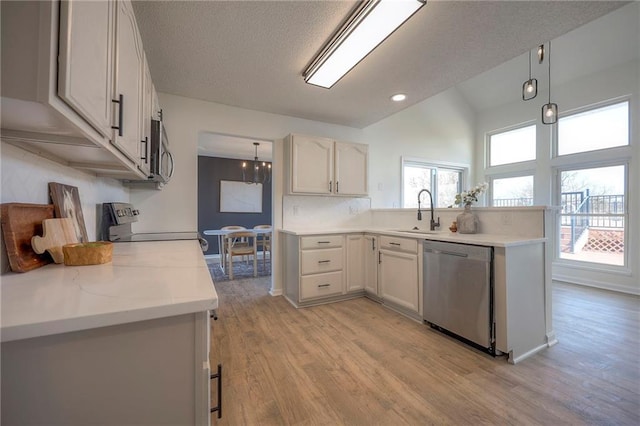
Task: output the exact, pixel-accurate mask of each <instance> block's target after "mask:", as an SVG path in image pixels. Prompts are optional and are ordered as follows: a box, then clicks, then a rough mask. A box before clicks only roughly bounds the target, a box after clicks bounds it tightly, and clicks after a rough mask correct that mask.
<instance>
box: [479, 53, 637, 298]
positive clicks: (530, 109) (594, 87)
mask: <svg viewBox="0 0 640 426" xmlns="http://www.w3.org/2000/svg"><path fill="white" fill-rule="evenodd" d="M560 60H561V59H557V61H560ZM518 90H519V88H518ZM624 97H630V100H631V102H630V105H631V112H630V117H631V122H630V124H631V129H632V130H631V147H630V148H628V149H627V151H628V153H629V161H630V171H629V200H628V209H629V222H628V231H629V232H628V235H627V237H628V240H627V243H628V245H627V247H626V250H627V253H628V256H629V257H628V265H629V267H628V269H627V270H626V271H618V272H616V273H606V272H602V271H601V270H596V269H593V268H591V269H589V268H585V267H579V266H570V265H567V264H566V263H562V262H556V263H554V265H553V276H554V278H555V279H559V280H566V281H570V282H575V283H580V284H585V285H591V286H596V287H601V288H608V289H612V290H619V291H625V292H629V293H635V294H640V266H639V265H640V249H639V246H640V226H639V225H640V196H639V195H638V194H640V107H639V103H640V61H638V60H637V59H636V60H633V61H631V62H628V63H625V64H621V65H617V66H614V67H612V68H610V69H607V70H604V71H602V72H598V73H596V74H592V75H589V76H586V77H582V78H579V79H576V80H573V81H571V82H569V83H566V84H563V85H560V86H558V87H556V86H553V88H552V101H553V102H555V103H557V104H558V109H559V111H560V116H562V114H566V113H569V112H571V111H572V110H575V109H579V108H583V107H586V106H589V105H593V104H597V103H601V102H604V101H607V100H611V99H616V98H624ZM538 98H540V95H539V96H538ZM538 98H536V99H535V100H533V101H528V102H523V101H519V102H515V103H511V104H507V105H502V106H500V107H496V108H491V109H489V110H487V111H486V112H484V113H482V114H479V115H478V117H477V133H476V146H475V169H476V180H478V181H480V180H486V176H485V175H484V165H485V158H484V150H485V143H486V142H485V139H486V134H487V133H490V132H494V131H496V130H500V129H503V128H505V127H509V126H513V125H516V124H519V123H528V122H532V123H536V125H537V143H538V148H537V159H536V161H535V163H533V164H532V165H531V169H530V170H531V171H532V172H533V173H535V175H534V186H535V194H534V198H535V199H534V204H541V205H553V204H554V200H553V198H552V188H553V185H554V181H553V173H552V171H553V166H554V165H555V164H556V163H557V162H558V161H557V160H554V159H552V158H551V152H552V149H551V148H552V147H551V132H552V130H553V127H552V126H547V125H543V124H541V123H540V108H541V107H542V104H543V103H546V98H544V96H542V97H541V98H540V100H538ZM602 158H603V159H605V158H606V156H605V155H603V157H602ZM508 169H509V167H507V168H505V170H507V171H508Z"/></svg>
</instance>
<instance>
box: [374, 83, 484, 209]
mask: <svg viewBox="0 0 640 426" xmlns="http://www.w3.org/2000/svg"><path fill="white" fill-rule="evenodd" d="M474 132H475V112H474V111H473V109H472V108H471V107H470V106H469V105H468V104H467V102H466V101H465V100H464V98H463V97H462V96H461V95H460V93H459V92H458V90H457V89H456V88H452V89H449V90H446V91H444V92H442V93H440V94H438V95H436V96H433V97H431V98H429V99H427V100H425V101H422V102H420V103H418V104H416V105H413V106H411V107H409V108H407V109H405V110H403V111H401V112H398V113H396V114H394V115H392V116H391V117H388V118H386V119H384V120H381V121H379V122H377V123H375V124H373V125H371V126H369V127H366V128H365V129H364V137H365V140H366V141H367V142H368V143H369V145H370V149H369V165H370V173H369V182H370V183H369V195H370V197H371V206H372V207H373V208H392V207H400V194H401V181H400V180H401V170H402V163H401V157H402V156H405V157H416V158H422V159H425V160H430V161H435V162H448V163H458V164H464V165H468V166H469V167H470V168H471V166H472V159H473V153H474V152H473V150H474V146H475V133H474ZM467 184H468V183H467Z"/></svg>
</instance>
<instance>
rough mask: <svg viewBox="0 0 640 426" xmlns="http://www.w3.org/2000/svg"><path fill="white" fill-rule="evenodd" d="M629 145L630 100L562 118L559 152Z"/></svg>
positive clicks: (585, 150) (559, 125) (564, 153)
mask: <svg viewBox="0 0 640 426" xmlns="http://www.w3.org/2000/svg"><path fill="white" fill-rule="evenodd" d="M625 145H629V102H621V103H617V104H613V105H607V106H604V107H600V108H596V109H591V110H589V111H584V112H581V113H578V114H573V115H569V116H567V117H563V118H560V120H558V155H567V154H575V153H578V152H587V151H595V150H598V149H605V148H613V147H617V146H625Z"/></svg>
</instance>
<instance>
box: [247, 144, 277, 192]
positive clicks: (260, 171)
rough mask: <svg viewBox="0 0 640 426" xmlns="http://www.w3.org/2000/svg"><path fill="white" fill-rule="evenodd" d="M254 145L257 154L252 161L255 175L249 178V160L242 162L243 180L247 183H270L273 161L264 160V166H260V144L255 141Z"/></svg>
mask: <svg viewBox="0 0 640 426" xmlns="http://www.w3.org/2000/svg"><path fill="white" fill-rule="evenodd" d="M253 146H255V151H256V153H255V156H254V157H253V161H252V162H251V168H252V169H253V177H252V178H251V179H247V166H248V164H247V162H246V161H243V162H242V181H243V182H244V183H247V184H258V183H268V182H271V163H267V162H264V161H263V162H262V168H261V167H260V163H259V162H258V146H260V144H259V143H258V142H254V143H253Z"/></svg>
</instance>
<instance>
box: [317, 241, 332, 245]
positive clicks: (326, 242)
mask: <svg viewBox="0 0 640 426" xmlns="http://www.w3.org/2000/svg"><path fill="white" fill-rule="evenodd" d="M329 243H331V241H318V244H329Z"/></svg>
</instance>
